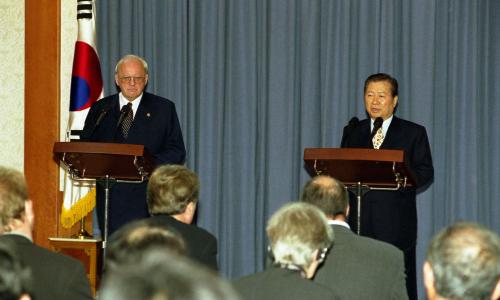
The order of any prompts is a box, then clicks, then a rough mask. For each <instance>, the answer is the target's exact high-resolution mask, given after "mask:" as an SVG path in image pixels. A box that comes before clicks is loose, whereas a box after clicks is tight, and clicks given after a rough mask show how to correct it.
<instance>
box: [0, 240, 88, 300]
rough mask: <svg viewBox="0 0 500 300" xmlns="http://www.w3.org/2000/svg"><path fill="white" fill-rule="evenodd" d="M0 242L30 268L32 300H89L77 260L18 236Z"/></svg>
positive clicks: (84, 275) (81, 269) (81, 267)
mask: <svg viewBox="0 0 500 300" xmlns="http://www.w3.org/2000/svg"><path fill="white" fill-rule="evenodd" d="M0 239H3V240H7V241H9V242H10V243H13V244H14V245H15V248H16V251H17V254H18V255H19V257H20V258H21V260H22V261H23V262H24V264H25V265H26V266H29V267H30V268H31V272H32V278H33V295H34V297H33V299H34V300H57V299H61V300H67V299H73V300H83V299H93V298H92V294H91V290H90V284H89V281H88V279H87V276H86V274H85V272H84V270H83V266H82V264H81V263H80V262H79V261H77V260H75V259H73V258H71V257H69V256H66V255H62V254H58V253H55V252H52V251H49V250H47V249H45V248H42V247H38V246H37V245H35V244H33V243H32V242H31V241H30V240H29V239H27V238H26V237H24V236H21V235H16V234H4V235H0Z"/></svg>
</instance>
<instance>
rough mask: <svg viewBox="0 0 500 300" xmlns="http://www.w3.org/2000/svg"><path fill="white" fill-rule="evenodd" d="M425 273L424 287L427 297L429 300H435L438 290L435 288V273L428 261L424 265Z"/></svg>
mask: <svg viewBox="0 0 500 300" xmlns="http://www.w3.org/2000/svg"><path fill="white" fill-rule="evenodd" d="M423 273H424V286H425V289H426V291H427V297H428V299H429V300H432V299H435V297H436V290H435V287H434V272H432V267H431V265H430V264H429V262H428V261H426V262H425V263H424V267H423Z"/></svg>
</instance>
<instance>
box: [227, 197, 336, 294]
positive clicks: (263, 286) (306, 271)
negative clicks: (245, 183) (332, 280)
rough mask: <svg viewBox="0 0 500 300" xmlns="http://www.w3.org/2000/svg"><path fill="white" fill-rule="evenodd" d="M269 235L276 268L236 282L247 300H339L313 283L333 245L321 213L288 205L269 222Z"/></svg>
mask: <svg viewBox="0 0 500 300" xmlns="http://www.w3.org/2000/svg"><path fill="white" fill-rule="evenodd" d="M266 232H267V236H268V238H269V242H270V249H269V251H270V254H271V255H272V256H273V260H274V263H273V266H272V267H270V268H268V269H266V270H265V271H263V272H260V273H256V274H253V275H249V276H246V277H242V278H240V279H237V280H236V281H235V282H234V287H235V288H236V290H237V291H238V292H239V293H240V295H241V296H242V298H243V299H245V300H266V299H270V300H278V299H286V300H295V299H300V300H303V299H310V300H311V299H337V296H336V294H335V293H334V292H333V291H332V290H330V289H329V288H327V287H326V286H322V285H320V284H318V283H316V282H314V281H312V280H310V279H312V278H313V277H314V274H315V272H316V269H317V268H318V266H319V265H320V264H321V263H322V261H323V260H324V259H325V256H326V255H327V252H328V248H329V247H330V246H331V244H332V242H333V230H332V228H331V227H330V226H329V225H328V222H327V220H326V217H325V215H324V214H323V213H322V212H321V211H320V210H319V209H317V208H316V207H314V206H312V205H310V204H307V203H293V204H288V205H285V206H284V207H282V208H281V209H279V210H278V211H277V212H276V213H275V214H274V215H273V216H272V217H271V218H270V219H269V222H268V224H267V228H266Z"/></svg>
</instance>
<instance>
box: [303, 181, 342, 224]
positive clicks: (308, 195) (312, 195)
mask: <svg viewBox="0 0 500 300" xmlns="http://www.w3.org/2000/svg"><path fill="white" fill-rule="evenodd" d="M300 201H302V202H306V203H310V204H312V205H314V206H316V207H318V208H319V209H320V210H322V211H323V212H324V213H325V215H327V216H328V217H329V218H332V219H333V218H335V217H337V216H342V217H344V218H345V217H346V216H347V214H348V206H349V198H348V194H347V190H346V189H345V186H344V184H343V183H342V182H340V181H338V180H336V179H335V178H332V177H329V176H316V177H314V178H312V179H311V180H309V181H308V182H307V183H306V185H305V186H304V189H303V191H302V195H301V196H300Z"/></svg>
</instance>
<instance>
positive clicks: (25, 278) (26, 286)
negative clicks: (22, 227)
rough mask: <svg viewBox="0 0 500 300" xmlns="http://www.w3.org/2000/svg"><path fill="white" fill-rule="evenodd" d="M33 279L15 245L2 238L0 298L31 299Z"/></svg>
mask: <svg viewBox="0 0 500 300" xmlns="http://www.w3.org/2000/svg"><path fill="white" fill-rule="evenodd" d="M32 281H33V279H32V278H31V269H30V268H28V267H27V266H25V265H24V263H23V262H22V261H21V259H20V258H19V256H18V255H17V253H16V250H15V245H14V244H12V243H9V242H8V241H4V240H3V239H1V238H0V299H12V300H31V299H32V297H31V296H30V295H31V293H32V292H31V285H32Z"/></svg>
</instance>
